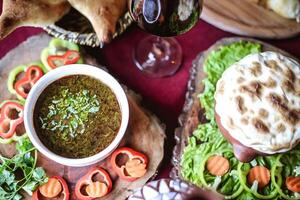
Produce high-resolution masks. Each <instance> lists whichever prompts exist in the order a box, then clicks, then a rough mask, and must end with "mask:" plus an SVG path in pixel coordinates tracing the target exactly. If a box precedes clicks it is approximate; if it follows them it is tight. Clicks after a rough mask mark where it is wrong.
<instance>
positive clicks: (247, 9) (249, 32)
mask: <svg viewBox="0 0 300 200" xmlns="http://www.w3.org/2000/svg"><path fill="white" fill-rule="evenodd" d="M201 18H202V19H203V20H204V21H206V22H208V23H210V24H212V25H214V26H216V27H218V28H220V29H222V30H224V31H228V32H231V33H235V34H238V35H244V36H251V37H258V38H270V39H283V38H290V37H293V36H296V35H298V34H299V33H300V23H297V22H296V21H295V20H289V19H286V18H283V17H281V16H280V15H278V14H276V13H275V12H273V11H270V10H267V9H265V8H263V7H261V6H259V5H256V4H255V3H251V2H249V1H248V0H208V1H204V3H203V12H202V14H201Z"/></svg>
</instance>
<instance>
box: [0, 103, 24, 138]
mask: <svg viewBox="0 0 300 200" xmlns="http://www.w3.org/2000/svg"><path fill="white" fill-rule="evenodd" d="M23 121H24V107H23V106H22V105H21V104H19V103H17V102H14V101H7V102H5V103H4V104H3V105H2V107H1V115H0V137H2V138H5V139H8V138H11V137H12V136H13V135H14V133H15V132H16V128H17V126H18V125H20V124H22V123H23Z"/></svg>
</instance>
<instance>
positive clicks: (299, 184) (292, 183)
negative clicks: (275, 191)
mask: <svg viewBox="0 0 300 200" xmlns="http://www.w3.org/2000/svg"><path fill="white" fill-rule="evenodd" d="M285 184H286V187H287V188H288V189H289V190H291V191H293V192H300V177H292V176H289V177H287V178H286V180H285Z"/></svg>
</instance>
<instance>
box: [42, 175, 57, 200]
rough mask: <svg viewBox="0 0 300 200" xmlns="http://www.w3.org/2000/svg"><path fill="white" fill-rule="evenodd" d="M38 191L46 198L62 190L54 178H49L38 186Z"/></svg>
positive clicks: (54, 195)
mask: <svg viewBox="0 0 300 200" xmlns="http://www.w3.org/2000/svg"><path fill="white" fill-rule="evenodd" d="M39 191H40V193H41V194H42V195H43V196H44V197H47V198H54V197H57V196H58V195H59V193H61V191H62V186H61V184H60V182H59V181H58V180H57V179H56V178H49V180H48V182H47V183H46V184H44V185H42V186H40V187H39Z"/></svg>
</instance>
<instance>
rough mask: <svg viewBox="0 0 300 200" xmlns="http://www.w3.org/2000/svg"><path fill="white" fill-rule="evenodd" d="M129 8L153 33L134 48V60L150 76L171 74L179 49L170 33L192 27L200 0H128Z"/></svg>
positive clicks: (175, 33)
mask: <svg viewBox="0 0 300 200" xmlns="http://www.w3.org/2000/svg"><path fill="white" fill-rule="evenodd" d="M129 10H130V14H131V16H132V18H133V19H134V21H136V22H137V23H138V25H139V27H140V28H142V29H143V30H145V31H146V32H149V33H151V34H153V35H155V36H153V35H152V36H149V37H146V38H144V39H143V40H142V41H141V42H140V43H139V44H138V45H137V47H136V48H135V50H134V62H135V64H136V66H137V67H138V68H139V69H140V70H141V71H143V72H144V73H146V74H148V75H150V76H152V77H165V76H170V75H173V74H174V73H175V72H176V71H177V70H178V68H179V67H180V65H181V62H182V50H181V47H180V45H179V43H178V42H177V40H176V39H174V38H171V37H172V36H177V35H181V34H183V33H186V32H187V31H189V30H190V29H191V28H193V27H194V26H195V25H196V23H197V22H198V20H199V16H200V13H201V11H202V0H130V1H129Z"/></svg>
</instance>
